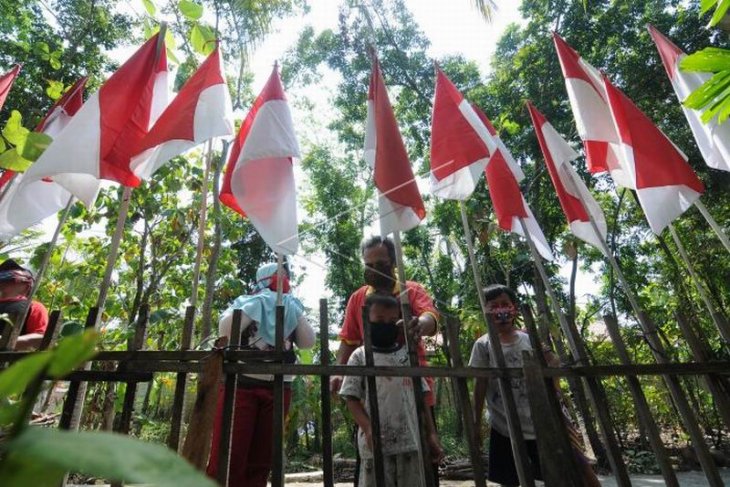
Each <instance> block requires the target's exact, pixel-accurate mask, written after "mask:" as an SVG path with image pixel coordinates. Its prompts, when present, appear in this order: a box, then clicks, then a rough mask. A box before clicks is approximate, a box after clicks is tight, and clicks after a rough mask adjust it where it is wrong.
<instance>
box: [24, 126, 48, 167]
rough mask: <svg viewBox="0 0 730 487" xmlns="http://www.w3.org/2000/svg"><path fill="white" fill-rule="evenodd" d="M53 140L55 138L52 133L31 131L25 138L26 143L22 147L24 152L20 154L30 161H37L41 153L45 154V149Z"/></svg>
mask: <svg viewBox="0 0 730 487" xmlns="http://www.w3.org/2000/svg"><path fill="white" fill-rule="evenodd" d="M51 142H53V138H52V137H51V136H50V135H46V134H44V133H41V132H31V133H29V134H28V137H27V138H26V139H25V144H23V147H22V149H23V152H22V153H21V154H20V156H21V157H22V158H23V159H27V160H29V161H37V160H38V158H39V157H40V156H41V154H43V151H45V150H46V148H48V146H49V145H51Z"/></svg>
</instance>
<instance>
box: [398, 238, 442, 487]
mask: <svg viewBox="0 0 730 487" xmlns="http://www.w3.org/2000/svg"><path fill="white" fill-rule="evenodd" d="M393 244H394V246H395V265H396V267H397V268H398V281H399V286H400V288H399V289H398V291H399V292H398V294H399V298H400V303H401V310H402V314H403V332H404V336H405V339H406V348H407V350H408V359H409V362H410V366H411V367H420V364H419V362H418V352H417V350H418V348H417V347H418V344H417V342H416V341H415V340H412V339H411V334H410V333H409V332H408V323H410V321H411V318H412V312H411V303H410V299H409V297H408V286H407V285H406V270H405V267H404V263H403V245H402V243H401V240H400V232H399V231H397V230H396V231H394V232H393ZM412 383H413V394H414V396H415V401H416V413H417V414H418V424H419V433H420V448H419V453H420V454H421V460H422V461H421V464H422V473H423V478H424V479H425V481H426V484H425V485H426V487H432V486H433V485H434V474H433V464H432V463H431V455H430V449H429V446H428V441H427V438H428V430H427V427H426V421H427V419H426V407H427V406H426V401H425V397H424V390H423V381H422V380H418V379H417V378H413V379H412Z"/></svg>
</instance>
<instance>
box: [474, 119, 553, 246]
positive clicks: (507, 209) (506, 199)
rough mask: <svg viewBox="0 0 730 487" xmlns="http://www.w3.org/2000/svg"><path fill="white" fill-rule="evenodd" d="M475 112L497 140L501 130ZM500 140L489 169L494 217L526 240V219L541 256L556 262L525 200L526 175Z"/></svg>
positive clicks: (486, 170)
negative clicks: (522, 188) (524, 228)
mask: <svg viewBox="0 0 730 487" xmlns="http://www.w3.org/2000/svg"><path fill="white" fill-rule="evenodd" d="M474 110H475V111H476V113H477V115H479V118H480V119H481V120H482V122H483V123H484V125H485V126H486V127H487V129H488V130H489V132H490V133H491V134H492V136H494V137H496V135H497V131H496V130H495V129H494V126H493V125H492V122H491V121H490V120H489V118H487V116H486V115H484V112H482V111H481V110H480V109H479V108H477V107H476V106H474ZM497 140H498V141H499V144H498V146H499V148H498V149H497V150H496V151H494V154H493V155H492V157H491V158H490V159H489V164H487V168H486V169H485V172H486V174H487V186H488V187H489V197H490V198H491V200H492V206H493V207H494V214H495V215H496V216H497V223H498V224H499V227H500V228H501V229H502V230H504V231H506V232H512V233H516V234H517V235H521V236H523V237H526V235H525V232H524V231H523V228H522V224H521V223H520V219H522V220H523V221H524V222H525V226H526V227H527V231H528V233H529V234H530V239H531V240H532V242H533V243H534V244H535V247H536V248H537V251H538V252H539V253H540V255H542V256H543V258H545V259H546V260H553V259H554V257H553V253H552V251H551V250H550V245H549V244H548V243H547V239H546V238H545V235H544V234H543V233H542V229H541V228H540V225H539V224H538V223H537V220H536V219H535V215H533V214H532V211H531V210H530V207H529V206H528V205H527V201H525V197H524V196H522V191H520V186H519V184H518V183H519V182H520V181H522V180H523V179H524V178H525V174H524V173H523V172H522V169H521V168H520V166H519V165H518V164H517V162H516V161H515V160H514V159H513V158H512V155H511V154H510V153H509V151H508V150H507V148H506V147H505V146H504V144H502V142H501V140H499V139H497Z"/></svg>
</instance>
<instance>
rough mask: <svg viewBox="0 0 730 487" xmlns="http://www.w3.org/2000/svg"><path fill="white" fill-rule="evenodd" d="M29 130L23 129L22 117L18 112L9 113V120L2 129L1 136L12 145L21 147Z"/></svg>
mask: <svg viewBox="0 0 730 487" xmlns="http://www.w3.org/2000/svg"><path fill="white" fill-rule="evenodd" d="M29 133H30V130H28V129H27V128H25V127H23V116H22V115H21V114H20V112H19V111H17V110H13V111H12V112H10V118H9V119H8V121H7V123H6V124H5V128H3V136H4V137H5V138H6V139H7V140H8V142H10V143H11V144H13V145H16V146H17V145H23V144H24V143H25V138H26V137H28V134H29Z"/></svg>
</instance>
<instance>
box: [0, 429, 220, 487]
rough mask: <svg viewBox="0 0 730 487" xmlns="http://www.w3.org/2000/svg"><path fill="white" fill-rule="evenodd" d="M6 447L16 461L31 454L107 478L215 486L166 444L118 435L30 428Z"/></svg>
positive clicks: (162, 486) (170, 486)
mask: <svg viewBox="0 0 730 487" xmlns="http://www.w3.org/2000/svg"><path fill="white" fill-rule="evenodd" d="M5 449H6V451H8V453H9V454H8V457H9V459H12V460H13V461H20V460H18V459H22V458H32V459H33V462H35V463H37V464H40V465H45V466H47V467H49V468H52V469H55V470H64V471H66V470H68V471H72V472H81V473H85V474H87V475H94V476H97V477H102V478H105V479H109V480H118V481H125V482H129V483H143V484H149V485H155V486H157V487H214V486H215V485H216V484H215V482H213V481H212V480H211V479H209V478H207V477H206V476H205V475H204V474H203V473H202V472H199V471H198V470H196V469H195V468H193V466H192V465H190V464H189V463H188V462H187V461H185V460H184V459H183V458H182V457H180V456H178V455H177V454H176V453H175V452H174V451H172V450H170V449H169V448H167V447H166V446H163V445H158V444H154V443H147V442H144V441H141V440H137V439H134V438H130V437H128V436H124V435H119V434H115V433H107V432H97V431H78V432H71V431H60V430H55V429H48V428H33V427H30V428H27V429H26V430H25V431H23V433H22V434H21V435H20V436H19V437H18V438H16V439H14V440H12V441H11V442H9V443H8V444H7V445H6V447H5ZM3 479H4V480H3V485H12V484H8V483H6V482H5V477H3ZM16 485H20V484H16ZM24 485H36V484H24Z"/></svg>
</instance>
